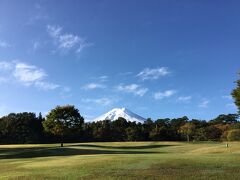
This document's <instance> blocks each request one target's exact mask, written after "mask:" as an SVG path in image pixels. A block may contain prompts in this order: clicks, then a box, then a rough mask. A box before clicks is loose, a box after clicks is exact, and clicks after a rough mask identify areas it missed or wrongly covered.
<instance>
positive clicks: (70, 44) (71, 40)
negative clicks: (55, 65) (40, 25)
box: [47, 25, 93, 53]
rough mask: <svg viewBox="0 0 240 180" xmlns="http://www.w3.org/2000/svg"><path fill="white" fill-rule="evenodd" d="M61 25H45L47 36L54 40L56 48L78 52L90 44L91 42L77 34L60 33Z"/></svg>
mask: <svg viewBox="0 0 240 180" xmlns="http://www.w3.org/2000/svg"><path fill="white" fill-rule="evenodd" d="M62 29H63V28H62V27H61V26H56V25H47V32H48V34H49V36H50V37H51V38H52V39H53V40H54V42H55V44H56V45H57V47H58V49H61V50H64V51H69V50H71V49H72V50H74V51H75V52H76V53H80V52H81V51H82V50H83V49H84V48H86V47H89V46H92V45H93V43H89V42H87V41H86V38H83V37H81V36H79V35H74V34H72V33H62Z"/></svg>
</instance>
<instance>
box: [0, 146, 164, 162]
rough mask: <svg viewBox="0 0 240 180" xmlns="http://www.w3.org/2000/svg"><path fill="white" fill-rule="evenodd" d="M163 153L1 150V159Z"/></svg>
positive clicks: (35, 149) (43, 148)
mask: <svg viewBox="0 0 240 180" xmlns="http://www.w3.org/2000/svg"><path fill="white" fill-rule="evenodd" d="M156 153H163V152H151V151H127V150H98V149H96V150H95V149H77V148H71V147H63V148H60V147H51V148H49V147H33V148H0V159H18V158H37V157H51V156H72V155H97V154H156Z"/></svg>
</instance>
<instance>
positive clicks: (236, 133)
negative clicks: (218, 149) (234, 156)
mask: <svg viewBox="0 0 240 180" xmlns="http://www.w3.org/2000/svg"><path fill="white" fill-rule="evenodd" d="M227 139H228V140H229V141H240V129H233V130H230V131H229V132H228V135H227Z"/></svg>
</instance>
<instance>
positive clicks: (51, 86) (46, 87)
mask: <svg viewBox="0 0 240 180" xmlns="http://www.w3.org/2000/svg"><path fill="white" fill-rule="evenodd" d="M35 86H36V87H39V88H40V89H43V90H45V91H48V90H54V89H57V88H59V87H60V86H59V85H58V84H54V83H49V82H44V81H37V82H35Z"/></svg>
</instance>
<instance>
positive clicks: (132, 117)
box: [93, 108, 146, 123]
mask: <svg viewBox="0 0 240 180" xmlns="http://www.w3.org/2000/svg"><path fill="white" fill-rule="evenodd" d="M119 117H122V118H124V119H126V120H127V121H131V122H134V121H135V122H137V123H138V122H140V123H144V121H145V120H146V119H144V118H143V117H141V116H139V115H137V114H135V113H133V112H132V111H130V110H128V109H126V108H114V109H112V110H111V111H109V112H107V113H105V114H103V115H101V116H99V117H97V118H96V119H94V120H93V121H94V122H97V121H102V120H111V121H114V120H117V119H118V118H119Z"/></svg>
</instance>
